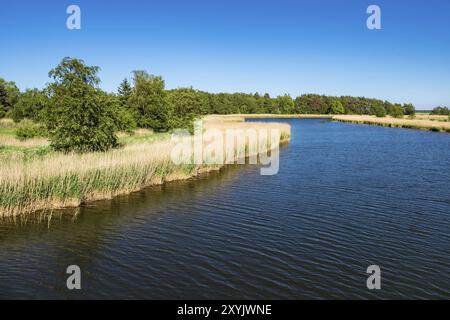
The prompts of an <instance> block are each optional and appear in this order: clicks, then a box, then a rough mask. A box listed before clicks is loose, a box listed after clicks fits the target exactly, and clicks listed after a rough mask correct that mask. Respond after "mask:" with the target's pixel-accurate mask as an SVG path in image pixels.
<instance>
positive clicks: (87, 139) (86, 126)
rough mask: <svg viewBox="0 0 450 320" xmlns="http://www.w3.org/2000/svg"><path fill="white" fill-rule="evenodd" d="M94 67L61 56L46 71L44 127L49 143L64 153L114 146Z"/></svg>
mask: <svg viewBox="0 0 450 320" xmlns="http://www.w3.org/2000/svg"><path fill="white" fill-rule="evenodd" d="M98 71H99V68H98V67H95V66H94V67H90V66H87V65H86V64H85V63H84V61H83V60H78V59H72V58H64V59H63V60H62V61H61V63H60V64H59V65H58V66H56V68H54V69H52V70H51V71H50V72H49V77H50V78H52V79H53V80H54V82H53V83H51V84H50V85H49V87H48V90H49V93H50V99H51V101H50V106H49V108H48V110H49V112H48V115H47V128H48V131H49V135H50V141H51V146H52V147H53V148H54V149H55V150H59V151H64V152H70V151H75V152H89V151H106V150H108V149H110V148H112V147H114V146H116V145H117V137H116V135H115V133H114V124H113V122H112V119H111V117H110V116H109V114H108V109H107V108H106V107H105V105H104V101H103V100H102V93H101V91H100V90H99V89H98V84H99V83H100V79H99V78H98V76H97V73H98Z"/></svg>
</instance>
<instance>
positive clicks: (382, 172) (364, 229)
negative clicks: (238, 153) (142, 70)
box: [0, 119, 450, 299]
mask: <svg viewBox="0 0 450 320" xmlns="http://www.w3.org/2000/svg"><path fill="white" fill-rule="evenodd" d="M268 121H269V120H268ZM277 121H280V120H277ZM282 121H287V122H289V123H290V124H291V126H292V139H291V143H290V144H289V145H288V146H286V147H284V148H282V151H281V155H280V157H281V159H280V172H279V174H278V175H275V176H261V175H260V174H259V167H257V166H233V167H229V168H227V169H225V170H223V171H221V172H220V173H213V174H210V175H208V176H207V177H203V178H201V179H195V180H192V181H187V182H177V183H171V184H168V185H165V186H160V187H151V188H148V189H146V190H145V191H143V192H139V193H135V194H132V195H129V196H124V197H120V198H117V199H114V200H112V201H102V202H97V203H94V204H91V205H89V206H85V207H83V208H80V209H79V210H77V211H74V210H68V211H66V212H65V214H63V215H62V216H61V215H59V214H57V213H55V214H54V215H53V217H52V219H51V221H49V222H47V221H45V220H44V221H43V222H41V223H37V222H34V221H32V220H30V221H28V222H15V223H14V222H3V223H1V224H0V298H32V299H36V298H64V299H70V298H128V299H132V298H146V299H160V298H170V299H178V298H180V299H211V298H234V299H240V298H250V299H259V298H275V299H309V298H338V299H343V298H448V293H449V291H450V187H449V186H450V170H449V168H450V135H448V134H440V133H432V132H421V131H413V130H406V129H391V128H383V127H375V126H365V125H354V124H344V123H337V122H330V121H329V120H319V119H304V120H298V119H292V120H282ZM71 264H76V265H79V266H80V268H81V270H82V290H80V291H69V290H67V289H66V278H67V275H66V273H65V271H66V268H67V266H68V265H71ZM373 264H376V265H379V266H380V267H381V269H382V289H381V290H379V291H370V290H368V289H367V287H366V279H367V274H366V268H367V267H368V266H369V265H373Z"/></svg>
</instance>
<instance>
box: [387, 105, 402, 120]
mask: <svg viewBox="0 0 450 320" xmlns="http://www.w3.org/2000/svg"><path fill="white" fill-rule="evenodd" d="M390 115H391V116H392V117H394V118H402V117H403V116H404V112H403V108H402V106H401V105H400V104H394V106H393V107H392V111H391V114H390Z"/></svg>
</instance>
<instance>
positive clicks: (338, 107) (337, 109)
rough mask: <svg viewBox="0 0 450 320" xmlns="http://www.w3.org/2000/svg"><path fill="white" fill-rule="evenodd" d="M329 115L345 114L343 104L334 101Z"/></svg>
mask: <svg viewBox="0 0 450 320" xmlns="http://www.w3.org/2000/svg"><path fill="white" fill-rule="evenodd" d="M329 113H332V114H343V113H345V109H344V106H343V105H342V102H341V101H340V100H338V99H333V100H332V101H331V106H330V110H329Z"/></svg>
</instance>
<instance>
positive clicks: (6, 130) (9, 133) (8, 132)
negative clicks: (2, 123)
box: [0, 127, 16, 136]
mask: <svg viewBox="0 0 450 320" xmlns="http://www.w3.org/2000/svg"><path fill="white" fill-rule="evenodd" d="M15 134H16V129H15V128H2V127H0V135H5V136H14V135H15Z"/></svg>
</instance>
